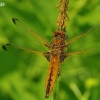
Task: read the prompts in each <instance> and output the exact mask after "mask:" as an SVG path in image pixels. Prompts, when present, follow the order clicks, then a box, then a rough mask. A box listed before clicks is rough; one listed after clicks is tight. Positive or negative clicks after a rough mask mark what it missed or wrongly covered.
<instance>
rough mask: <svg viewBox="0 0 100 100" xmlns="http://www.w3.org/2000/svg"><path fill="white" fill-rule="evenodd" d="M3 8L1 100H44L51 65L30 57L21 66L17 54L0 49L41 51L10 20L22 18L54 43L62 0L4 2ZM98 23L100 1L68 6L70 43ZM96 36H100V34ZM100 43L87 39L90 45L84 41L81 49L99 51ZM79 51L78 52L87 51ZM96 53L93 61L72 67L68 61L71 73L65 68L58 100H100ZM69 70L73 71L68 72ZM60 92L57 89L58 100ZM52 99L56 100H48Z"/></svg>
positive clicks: (90, 58) (0, 10)
mask: <svg viewBox="0 0 100 100" xmlns="http://www.w3.org/2000/svg"><path fill="white" fill-rule="evenodd" d="M3 2H5V6H0V100H44V99H45V80H46V74H47V69H48V62H47V61H46V60H45V61H44V62H43V61H42V60H41V58H38V57H36V56H35V58H34V59H32V60H31V57H32V55H30V56H28V57H27V55H25V56H24V60H22V59H21V56H22V55H21V54H19V51H13V53H17V55H16V54H12V53H9V52H6V51H4V50H3V49H2V45H3V44H6V43H13V44H16V45H19V46H22V47H32V46H33V47H32V48H35V47H36V48H37V49H38V48H39V47H37V45H39V44H38V42H36V43H37V45H32V44H31V43H30V42H29V40H25V38H24V37H23V36H21V35H20V34H19V33H21V32H20V31H18V29H17V28H16V27H15V25H14V24H13V22H12V20H11V19H12V18H18V19H19V20H20V21H21V22H23V23H25V25H27V26H28V27H30V28H31V29H32V30H33V31H34V32H36V33H37V34H39V35H40V36H41V37H43V38H44V39H46V40H47V41H49V42H50V41H51V40H52V35H53V32H54V31H56V30H57V28H56V20H57V16H58V11H59V9H56V5H57V3H58V0H38V1H37V0H3ZM0 3H1V2H0ZM99 23H100V0H69V21H68V23H67V35H68V38H69V39H70V38H72V37H74V36H77V35H79V34H81V33H83V32H84V31H86V30H87V29H89V28H91V27H93V26H95V25H97V24H99ZM97 31H98V33H100V29H98V30H97ZM94 34H95V33H94ZM99 36H100V35H99ZM97 39H98V41H97ZM99 39H100V38H99V37H94V36H91V37H90V38H89V40H90V41H91V42H89V40H84V41H82V43H83V44H86V45H87V46H85V47H88V45H89V46H90V45H92V44H93V45H95V46H96V45H99V44H100V40H99ZM33 41H35V40H33ZM87 41H88V42H87ZM92 42H93V43H92ZM89 43H90V44H89ZM78 47H80V48H78V49H79V50H80V49H81V48H84V45H81V46H78ZM73 48H74V47H73ZM37 49H36V50H37ZM39 49H41V48H39ZM78 49H76V50H78ZM84 49H85V48H84ZM41 50H42V49H41ZM98 51H99V52H98ZM98 51H97V52H94V53H93V54H92V55H88V56H87V55H86V56H84V57H82V56H81V57H80V58H78V57H76V58H77V59H74V62H72V61H70V60H68V65H66V69H67V70H65V68H62V69H63V70H62V72H61V77H60V84H59V88H58V90H57V92H58V100H99V99H100V50H98ZM62 67H63V66H62ZM67 67H68V68H67ZM69 67H71V70H68V69H69ZM73 67H75V68H73ZM56 89H57V84H56V85H55V91H54V94H53V95H54V96H55V92H56ZM51 99H52V95H51V97H50V98H49V100H51Z"/></svg>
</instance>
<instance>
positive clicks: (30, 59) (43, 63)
mask: <svg viewBox="0 0 100 100" xmlns="http://www.w3.org/2000/svg"><path fill="white" fill-rule="evenodd" d="M2 48H3V49H4V50H5V51H7V52H9V53H11V54H13V55H14V56H15V57H17V58H18V60H20V59H22V60H23V61H24V62H25V63H26V64H28V65H30V66H32V67H39V68H42V69H47V68H48V63H49V62H48V61H47V59H46V58H45V56H44V53H43V52H37V51H35V50H32V49H27V48H23V47H20V46H16V45H14V44H6V45H3V46H2Z"/></svg>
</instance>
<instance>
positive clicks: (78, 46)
mask: <svg viewBox="0 0 100 100" xmlns="http://www.w3.org/2000/svg"><path fill="white" fill-rule="evenodd" d="M12 21H13V23H14V24H15V25H16V26H17V28H18V29H19V30H20V31H21V32H22V34H23V35H25V36H26V37H27V38H28V39H29V40H30V41H31V42H32V43H33V44H35V45H34V46H36V45H38V44H39V47H38V49H39V48H40V49H41V48H43V47H44V48H45V50H44V51H43V52H39V51H37V50H33V49H27V48H23V47H20V46H16V45H14V44H6V45H3V46H2V48H3V49H4V50H5V51H9V49H11V50H13V49H16V50H18V53H19V52H20V51H21V53H23V52H24V53H27V54H30V55H32V56H35V55H38V56H40V57H43V59H44V58H45V59H47V61H48V62H49V68H48V73H47V77H46V84H45V88H46V90H45V98H48V97H49V96H50V94H51V92H52V90H53V87H54V84H55V81H56V79H57V77H58V76H59V75H60V68H61V67H60V66H62V67H63V66H64V67H66V68H67V67H68V66H67V63H68V61H73V58H74V57H75V56H76V55H79V56H80V55H85V54H87V53H90V54H94V53H95V52H98V51H99V52H100V45H99V42H100V33H99V30H100V24H99V25H97V26H95V27H93V28H91V29H89V30H88V31H86V32H84V33H82V34H80V35H79V36H76V37H74V38H72V39H70V40H69V39H68V36H67V34H66V33H65V32H63V31H60V30H58V31H56V32H54V33H53V39H52V41H51V43H48V42H47V41H45V40H44V39H43V38H42V37H40V36H39V35H38V34H35V33H34V32H33V31H32V30H31V29H29V28H28V27H27V26H26V25H24V24H23V23H22V22H20V21H19V20H18V19H17V18H12ZM92 36H93V37H94V40H92V41H96V42H97V44H96V45H95V44H94V43H93V42H92V41H91V40H89V39H90V38H91V37H92ZM85 41H88V43H87V42H85ZM85 43H87V44H85ZM46 48H47V49H48V50H47V49H46ZM86 48H87V49H86ZM73 50H75V51H73ZM72 63H73V62H72ZM69 66H70V65H69Z"/></svg>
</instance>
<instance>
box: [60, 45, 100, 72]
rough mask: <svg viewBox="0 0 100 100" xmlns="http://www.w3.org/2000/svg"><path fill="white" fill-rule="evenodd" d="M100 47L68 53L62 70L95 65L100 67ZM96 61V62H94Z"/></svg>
mask: <svg viewBox="0 0 100 100" xmlns="http://www.w3.org/2000/svg"><path fill="white" fill-rule="evenodd" d="M99 59H100V47H98V48H92V49H87V50H81V51H76V52H70V53H68V55H67V57H66V59H65V60H64V62H63V63H62V64H61V68H62V70H63V69H64V70H73V69H75V68H81V67H87V68H88V67H89V66H95V65H98V66H96V67H98V68H99V66H100V64H99ZM93 61H95V62H93Z"/></svg>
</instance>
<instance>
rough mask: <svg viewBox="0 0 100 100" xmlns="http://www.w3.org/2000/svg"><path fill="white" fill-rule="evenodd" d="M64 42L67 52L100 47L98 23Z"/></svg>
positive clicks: (99, 27)
mask: <svg viewBox="0 0 100 100" xmlns="http://www.w3.org/2000/svg"><path fill="white" fill-rule="evenodd" d="M66 44H67V45H68V52H69V51H70V52H71V51H72V52H73V51H79V50H84V49H90V48H97V47H100V24H98V25H97V26H95V27H93V28H91V29H89V30H88V31H86V32H84V33H83V34H80V35H79V36H76V37H75V38H72V39H71V40H69V41H68V42H66Z"/></svg>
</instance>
